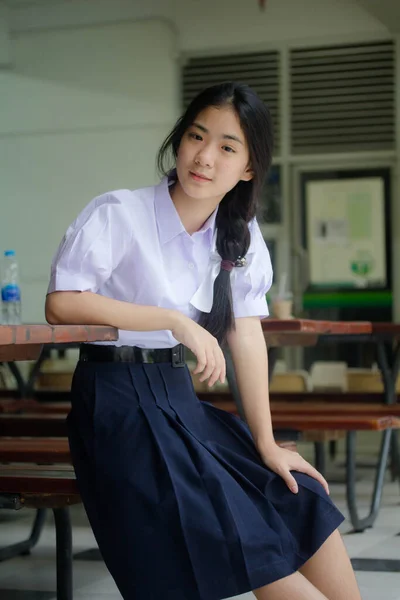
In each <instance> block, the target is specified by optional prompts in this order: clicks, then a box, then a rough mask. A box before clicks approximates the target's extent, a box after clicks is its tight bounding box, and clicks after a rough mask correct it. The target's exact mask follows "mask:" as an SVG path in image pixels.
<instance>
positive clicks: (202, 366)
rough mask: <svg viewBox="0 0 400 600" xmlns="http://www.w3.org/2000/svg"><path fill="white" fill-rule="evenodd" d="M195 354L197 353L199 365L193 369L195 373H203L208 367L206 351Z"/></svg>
mask: <svg viewBox="0 0 400 600" xmlns="http://www.w3.org/2000/svg"><path fill="white" fill-rule="evenodd" d="M194 354H195V355H196V358H197V365H196V368H195V369H194V371H193V374H194V375H198V374H199V373H202V372H203V371H204V369H205V367H206V364H207V356H206V353H205V352H204V351H203V352H195V353H194Z"/></svg>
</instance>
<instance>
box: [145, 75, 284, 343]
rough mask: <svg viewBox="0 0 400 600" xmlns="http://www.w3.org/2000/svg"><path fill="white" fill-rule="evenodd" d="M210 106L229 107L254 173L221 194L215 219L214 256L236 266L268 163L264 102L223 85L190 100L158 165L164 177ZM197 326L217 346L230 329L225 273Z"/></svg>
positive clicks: (268, 131) (237, 85) (231, 85)
mask: <svg viewBox="0 0 400 600" xmlns="http://www.w3.org/2000/svg"><path fill="white" fill-rule="evenodd" d="M210 106H211V107H221V106H232V108H233V109H234V110H235V112H236V114H237V116H238V118H239V121H240V125H241V127H242V130H243V132H244V134H245V137H246V140H247V145H248V149H249V155H250V168H251V170H252V171H253V178H252V179H251V180H250V181H239V182H238V183H237V184H236V186H235V187H234V188H233V189H232V190H230V191H229V192H228V193H227V194H225V196H224V197H223V199H222V200H221V202H220V205H219V208H218V213H217V218H216V227H217V239H216V247H217V251H218V253H219V254H220V256H221V258H222V259H223V260H227V261H231V262H234V263H236V261H237V260H238V258H239V257H245V256H246V253H247V250H248V248H249V244H250V232H249V227H248V223H249V221H251V219H252V218H253V217H254V216H255V215H256V212H257V205H258V198H259V196H260V191H261V188H262V186H263V183H264V181H265V178H266V175H267V172H268V169H269V167H270V166H271V162H272V151H273V131H272V121H271V115H270V112H269V110H268V108H267V106H266V105H265V103H264V102H263V101H262V100H261V99H260V98H259V97H258V96H257V94H256V93H255V92H254V91H253V90H252V89H251V88H250V87H248V86H247V85H245V84H242V83H235V82H226V83H221V84H218V85H214V86H212V87H209V88H207V89H205V90H204V91H203V92H201V93H200V94H199V95H198V96H196V98H194V99H193V100H192V102H191V103H190V104H189V106H188V108H187V109H186V111H185V113H184V114H183V116H182V117H181V118H180V119H178V121H177V122H176V124H175V127H174V128H173V130H172V131H171V133H170V134H169V135H168V137H167V138H166V139H165V141H164V142H163V144H162V146H161V148H160V150H159V152H158V161H157V162H158V168H159V170H160V172H161V173H163V174H164V175H166V174H167V173H168V172H169V170H170V168H171V164H170V154H171V153H172V158H173V160H174V161H175V160H176V157H177V154H178V149H179V145H180V143H181V140H182V137H183V135H184V134H185V132H186V131H187V129H188V128H189V127H191V125H192V124H193V122H194V121H195V120H196V117H197V116H198V114H199V113H200V112H202V111H203V110H205V109H206V108H208V107H210ZM168 163H169V164H168ZM236 268H239V267H236ZM199 322H200V324H201V325H202V326H203V327H204V328H205V329H207V331H209V332H210V333H211V334H212V335H214V336H215V337H216V338H217V340H218V341H219V343H220V344H222V343H223V342H224V341H225V339H226V335H227V333H228V331H229V330H231V329H232V328H233V327H234V316H233V310H232V290H231V285H230V273H229V271H227V270H225V269H221V271H220V272H219V274H218V276H217V278H216V280H215V283H214V299H213V305H212V308H211V312H210V313H202V314H201V317H200V320H199Z"/></svg>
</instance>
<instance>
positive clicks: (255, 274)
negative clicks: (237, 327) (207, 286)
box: [231, 219, 273, 318]
mask: <svg viewBox="0 0 400 600" xmlns="http://www.w3.org/2000/svg"><path fill="white" fill-rule="evenodd" d="M249 229H250V235H251V241H250V246H249V250H248V253H247V257H246V258H247V265H246V266H245V267H236V268H235V269H234V272H235V276H234V278H232V281H231V283H232V299H233V313H234V316H235V317H236V318H238V317H260V318H264V317H267V316H268V315H269V310H268V304H267V301H266V298H265V295H266V293H267V292H268V290H269V289H270V287H271V285H272V276H273V273H272V265H271V258H270V255H269V252H268V248H267V245H266V243H265V241H264V238H263V236H262V233H261V231H260V227H259V225H258V223H257V220H256V219H253V220H252V221H251V222H250V224H249Z"/></svg>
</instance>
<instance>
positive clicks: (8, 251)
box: [4, 250, 15, 256]
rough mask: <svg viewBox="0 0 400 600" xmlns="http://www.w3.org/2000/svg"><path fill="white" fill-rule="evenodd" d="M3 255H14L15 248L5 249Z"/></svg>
mask: <svg viewBox="0 0 400 600" xmlns="http://www.w3.org/2000/svg"><path fill="white" fill-rule="evenodd" d="M4 256H15V250H6V251H5V252H4Z"/></svg>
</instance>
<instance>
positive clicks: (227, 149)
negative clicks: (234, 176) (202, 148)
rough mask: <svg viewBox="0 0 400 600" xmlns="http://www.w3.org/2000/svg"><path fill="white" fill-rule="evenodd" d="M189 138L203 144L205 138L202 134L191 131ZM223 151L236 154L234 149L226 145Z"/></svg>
mask: <svg viewBox="0 0 400 600" xmlns="http://www.w3.org/2000/svg"><path fill="white" fill-rule="evenodd" d="M188 136H189V138H191V139H193V140H196V141H197V142H202V141H203V138H202V136H201V135H200V134H198V133H196V132H194V131H190V132H189V134H188ZM221 148H222V150H223V151H224V152H228V153H236V150H235V149H234V148H232V147H231V146H227V145H226V144H224V145H223V146H221Z"/></svg>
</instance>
